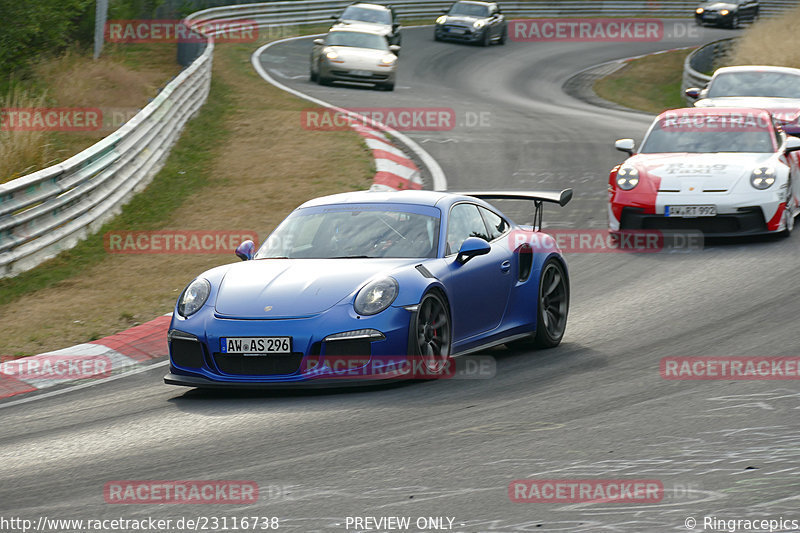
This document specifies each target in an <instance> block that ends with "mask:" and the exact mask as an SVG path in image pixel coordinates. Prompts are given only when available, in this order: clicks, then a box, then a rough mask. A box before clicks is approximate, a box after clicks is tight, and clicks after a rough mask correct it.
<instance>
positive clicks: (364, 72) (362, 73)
mask: <svg viewBox="0 0 800 533" xmlns="http://www.w3.org/2000/svg"><path fill="white" fill-rule="evenodd" d="M350 75H351V76H360V77H362V78H368V77H370V76H372V72H370V71H368V70H351V71H350Z"/></svg>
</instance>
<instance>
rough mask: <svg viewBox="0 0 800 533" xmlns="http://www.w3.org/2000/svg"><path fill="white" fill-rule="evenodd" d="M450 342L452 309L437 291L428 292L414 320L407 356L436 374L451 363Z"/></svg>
mask: <svg viewBox="0 0 800 533" xmlns="http://www.w3.org/2000/svg"><path fill="white" fill-rule="evenodd" d="M451 340H452V326H451V323H450V309H449V308H448V306H447V304H446V303H445V301H444V300H443V299H442V297H441V296H439V294H438V293H437V292H436V291H430V292H427V293H426V294H425V296H423V297H422V300H421V301H420V302H419V307H418V308H417V311H416V312H415V313H414V316H413V317H412V319H411V328H410V332H409V347H408V348H409V349H408V352H409V354H410V355H413V356H416V357H419V358H421V359H422V361H424V363H425V365H426V367H427V369H428V371H430V372H431V373H434V374H435V373H438V372H441V371H442V370H443V369H444V368H445V366H446V365H447V364H448V362H451V361H450V345H451Z"/></svg>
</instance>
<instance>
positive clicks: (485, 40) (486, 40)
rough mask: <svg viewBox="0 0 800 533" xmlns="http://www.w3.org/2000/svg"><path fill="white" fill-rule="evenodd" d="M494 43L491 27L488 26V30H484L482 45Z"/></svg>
mask: <svg viewBox="0 0 800 533" xmlns="http://www.w3.org/2000/svg"><path fill="white" fill-rule="evenodd" d="M490 44H492V37H491V35H490V34H489V28H486V31H485V32H483V40H481V46H489V45H490Z"/></svg>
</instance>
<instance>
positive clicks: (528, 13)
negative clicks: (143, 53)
mask: <svg viewBox="0 0 800 533" xmlns="http://www.w3.org/2000/svg"><path fill="white" fill-rule="evenodd" d="M379 1H380V0H379ZM350 3H352V2H351V0H333V1H331V0H296V1H278V2H265V3H252V4H238V5H232V6H223V7H216V8H210V9H206V10H203V11H198V12H196V13H193V14H192V15H190V16H189V17H187V19H186V21H187V23H188V24H194V23H200V22H212V21H216V20H221V19H222V20H226V22H228V23H230V21H234V23H235V21H237V20H244V21H245V22H244V24H253V23H255V24H256V25H257V26H258V27H259V28H262V29H263V28H269V27H271V26H290V25H299V24H309V23H325V22H329V21H330V17H331V15H336V14H338V13H340V12H341V10H342V9H344V7H346V6H347V5H349V4H350ZM391 3H392V5H393V6H394V7H395V8H396V9H397V11H398V13H399V15H400V16H401V17H403V18H406V19H412V18H429V17H430V18H433V17H435V16H436V15H438V14H439V13H440V12H441V10H442V9H444V8H446V7H447V6H449V5H450V4H451V3H452V2H451V1H450V0H447V1H437V0H434V1H431V2H419V1H417V0H392V1H391ZM500 4H501V6H502V8H503V11H504V12H505V13H506V15H507V16H509V17H568V16H609V17H613V16H652V17H673V16H682V17H688V16H689V15H690V14H691V12H692V9H693V8H694V7H695V5H696V2H695V1H694V0H659V1H656V2H654V1H651V0H638V1H631V2H622V1H619V0H617V1H613V0H612V1H602V0H600V1H598V0H566V1H562V2H502V1H501V2H500ZM796 4H797V2H796V0H774V1H771V2H762V13H763V14H764V15H767V16H768V15H771V14H775V13H777V12H779V11H781V10H784V9H786V8H789V7H792V6H794V5H796ZM229 27H230V24H229ZM213 51H214V46H213V42H211V41H209V43H208V44H207V45H205V46H203V45H201V46H197V45H194V47H193V48H191V49H189V48H181V47H180V45H179V57H182V59H183V61H184V62H186V63H189V62H191V64H190V65H189V66H188V67H187V68H186V69H184V70H183V72H181V73H180V74H179V75H178V76H177V77H176V78H175V79H174V80H173V81H172V82H170V83H169V84H168V85H167V86H166V87H165V88H164V89H163V90H162V91H161V93H159V95H158V96H157V97H156V98H155V99H154V100H153V101H152V102H150V103H149V104H148V105H147V106H146V107H145V108H144V109H142V111H140V112H139V113H138V114H137V115H136V116H134V117H133V118H132V119H131V120H130V121H128V122H127V123H126V124H125V125H124V126H122V127H121V128H120V129H119V130H117V131H116V132H114V133H112V134H111V135H110V136H108V137H106V138H105V139H103V140H102V141H100V142H99V143H97V144H95V145H94V146H91V147H89V148H87V149H86V150H84V151H82V152H81V153H79V154H77V155H75V156H73V157H71V158H69V159H68V160H66V161H64V162H63V163H60V164H58V165H55V166H52V167H48V168H46V169H43V170H40V171H38V172H35V173H33V174H30V175H27V176H23V177H21V178H18V179H15V180H13V181H10V182H8V183H5V184H0V277H9V276H14V275H16V274H18V273H20V272H23V271H25V270H29V269H31V268H33V267H35V266H36V265H38V264H40V263H41V262H43V261H45V260H47V259H49V258H50V257H53V256H55V255H56V254H57V253H58V252H59V251H61V250H64V249H67V248H71V247H72V246H74V245H75V244H76V243H77V242H78V241H79V240H81V239H83V238H85V237H86V236H87V235H89V234H90V233H92V232H94V231H97V230H98V229H99V228H100V227H101V225H102V224H103V223H104V222H105V221H107V220H108V219H109V218H110V217H111V216H113V215H114V214H116V213H117V212H119V210H120V208H121V206H122V205H124V204H125V203H126V202H127V201H129V200H130V198H131V196H132V194H133V192H135V191H137V190H139V189H141V188H143V187H144V186H146V185H147V184H148V183H149V182H150V180H151V179H152V178H153V176H154V175H155V173H156V172H157V171H158V170H159V169H160V168H161V166H162V165H163V163H164V160H165V158H166V156H167V154H168V152H169V149H170V148H171V146H172V145H173V144H174V143H175V141H176V140H177V139H178V136H179V135H180V132H181V131H182V129H183V126H184V124H185V123H186V122H187V121H188V120H189V118H191V117H192V115H194V114H195V113H196V112H197V110H198V109H199V108H200V107H201V106H202V104H203V103H204V102H205V100H206V98H207V96H208V91H209V88H210V81H211V63H212V55H213Z"/></svg>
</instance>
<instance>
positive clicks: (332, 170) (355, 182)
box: [0, 45, 373, 355]
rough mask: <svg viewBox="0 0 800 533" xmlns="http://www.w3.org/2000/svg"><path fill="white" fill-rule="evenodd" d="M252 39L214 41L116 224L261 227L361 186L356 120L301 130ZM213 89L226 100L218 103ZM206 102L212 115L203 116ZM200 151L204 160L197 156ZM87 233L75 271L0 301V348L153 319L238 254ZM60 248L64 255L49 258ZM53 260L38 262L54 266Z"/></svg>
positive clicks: (76, 339) (77, 337)
mask: <svg viewBox="0 0 800 533" xmlns="http://www.w3.org/2000/svg"><path fill="white" fill-rule="evenodd" d="M252 49H253V47H252V46H245V45H219V46H217V48H216V50H215V57H214V74H213V75H214V79H215V80H217V81H216V82H215V85H213V86H212V95H211V97H210V100H213V102H212V101H210V102H209V103H208V104H206V107H204V108H203V111H202V112H201V115H200V116H199V117H198V118H197V119H194V120H193V121H192V122H191V123H190V124H189V126H188V128H187V131H186V132H184V135H183V137H182V139H181V141H180V142H179V143H178V145H177V146H176V148H175V149H174V150H173V152H172V154H171V156H170V160H169V161H168V163H167V165H166V166H165V169H164V170H163V171H162V172H161V173H160V174H159V176H157V177H156V179H155V180H154V181H153V183H152V184H151V185H150V187H148V189H147V190H145V191H144V192H142V193H140V195H141V198H139V199H138V200H134V202H132V204H135V207H134V208H131V209H128V210H127V211H124V212H123V218H124V219H125V220H127V221H128V222H126V223H125V225H124V226H123V227H120V226H119V225H118V226H116V227H115V229H117V230H124V229H128V230H140V229H175V230H187V229H207V230H240V229H246V230H256V231H257V232H258V234H259V236H260V237H262V238H263V237H264V236H265V235H266V234H267V233H269V232H270V231H271V230H272V229H273V227H274V226H275V225H276V224H277V223H278V222H279V221H280V220H282V219H283V218H284V217H285V216H286V215H287V214H288V213H289V211H291V210H292V209H293V208H294V207H296V206H297V205H299V204H300V203H302V202H303V201H305V200H307V199H310V198H313V197H316V196H320V195H323V194H331V193H335V192H343V191H347V190H354V189H364V188H367V187H368V186H369V184H370V183H371V177H372V174H373V166H372V165H373V164H372V159H371V155H370V153H369V151H368V150H367V149H366V147H365V146H364V144H363V143H362V141H361V139H360V137H359V136H358V135H357V134H355V133H354V132H316V131H308V130H304V129H303V128H302V127H301V124H300V111H301V110H302V109H305V108H307V107H308V104H307V103H305V102H303V101H301V100H299V99H297V98H295V97H292V96H289V95H287V94H286V93H283V92H282V91H280V90H278V89H276V88H274V87H272V86H271V85H269V84H267V83H266V82H264V81H262V80H261V79H260V78H259V77H258V76H257V75H256V74H255V72H253V71H252V68H251V67H250V61H249V59H250V53H251V52H252ZM221 100H224V101H225V102H228V103H226V104H219V102H220V101H221ZM209 113H212V115H211V116H212V117H213V120H210V119H208V118H205V119H204V116H205V117H208V116H209V115H208V114H209ZM204 114H205V115H204ZM209 120H210V123H209ZM198 121H199V122H198ZM187 139H188V141H187ZM187 142H189V143H193V144H187ZM198 152H202V155H204V156H207V159H208V161H207V162H202V161H201V162H200V163H195V161H196V158H197V157H198V155H199V154H198ZM199 175H202V176H203V178H202V180H201V181H200V182H198V183H197V184H194V185H192V186H191V187H190V188H189V191H190V193H189V194H187V195H186V197H185V198H180V199H177V200H180V202H179V204H180V205H179V206H178V207H176V208H174V209H172V210H171V211H170V213H169V214H168V215H167V216H164V217H163V218H161V219H158V220H157V221H155V222H146V223H141V224H140V223H138V222H137V221H138V220H140V219H141V220H150V219H152V218H153V217H152V216H151V215H150V214H148V212H147V211H148V209H150V206H149V203H150V202H148V198H151V199H152V203H156V202H157V200H158V196H159V195H164V194H174V193H172V192H170V191H171V189H170V184H171V183H173V181H172V180H181V179H184V178H186V176H199ZM148 195H150V196H148ZM132 210H133V211H132ZM137 210H138V211H137ZM126 212H127V215H126ZM140 213H141V215H140ZM106 230H107V229H106ZM106 230H104V231H106ZM90 242H91V243H92V244H91V246H93V247H94V248H93V249H92V250H90V251H87V252H86V255H91V253H94V254H95V255H96V256H97V255H98V254H100V255H101V257H100V258H99V259H96V260H95V259H88V260H86V263H87V266H86V267H85V268H84V269H83V270H82V271H81V272H80V273H79V274H77V275H71V276H69V277H68V278H67V279H61V280H59V281H55V282H52V283H50V282H47V283H48V285H49V286H47V287H46V288H42V289H39V290H36V291H34V292H29V293H26V294H24V295H22V296H21V297H17V298H16V299H14V300H13V301H11V302H10V303H6V304H4V305H0V338H2V339H3V341H2V345H3V346H2V348H0V354H4V355H21V354H26V355H29V354H35V353H39V352H43V351H46V350H53V349H58V348H63V347H65V346H69V345H71V344H75V343H80V342H86V341H88V340H93V339H96V338H99V337H102V336H106V335H110V334H113V333H116V332H118V331H121V330H123V329H126V328H128V327H130V326H132V325H134V324H135V323H139V322H143V321H146V320H150V319H152V318H154V317H156V316H158V315H160V314H163V313H166V312H169V311H171V310H172V307H173V306H174V303H175V300H176V298H177V296H178V294H179V292H180V291H181V290H182V289H183V287H184V286H185V285H186V284H187V283H188V282H189V281H191V279H192V278H193V277H194V276H195V275H197V274H199V273H200V272H201V271H203V270H204V269H207V268H210V267H212V266H215V265H219V264H223V263H226V262H231V261H235V260H237V259H236V258H235V256H234V255H233V253H232V251H230V252H229V253H227V254H225V255H108V254H103V253H102V244H100V240H99V239H97V238H95V239H90ZM85 246H89V244H85ZM98 247H99V248H98ZM69 253H70V252H67V256H68V257H69ZM62 260H63V261H69V259H59V258H56V259H55V260H54V262H55V263H58V262H59V261H62ZM54 262H48V263H45V264H43V265H41V266H40V267H39V269H45V270H44V271H45V272H46V269H48V268H50V269H53V268H55V267H54V266H53V263H54ZM39 269H36V270H39ZM34 275H35V274H31V276H34ZM23 276H25V275H23ZM7 283H14V279H12V280H8V281H7ZM0 289H2V284H0Z"/></svg>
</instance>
